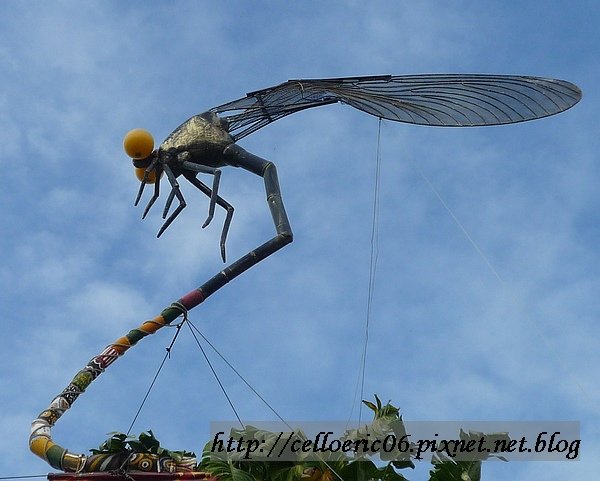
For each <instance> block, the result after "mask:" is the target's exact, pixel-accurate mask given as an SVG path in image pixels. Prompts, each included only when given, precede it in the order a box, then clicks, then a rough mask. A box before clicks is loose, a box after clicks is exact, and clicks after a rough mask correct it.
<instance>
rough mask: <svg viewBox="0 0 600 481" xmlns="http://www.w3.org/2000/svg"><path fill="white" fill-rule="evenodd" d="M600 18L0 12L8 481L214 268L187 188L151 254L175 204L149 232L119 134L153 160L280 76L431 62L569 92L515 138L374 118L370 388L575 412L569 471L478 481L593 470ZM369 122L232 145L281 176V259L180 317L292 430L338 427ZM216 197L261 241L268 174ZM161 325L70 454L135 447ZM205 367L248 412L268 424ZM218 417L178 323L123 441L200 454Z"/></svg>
mask: <svg viewBox="0 0 600 481" xmlns="http://www.w3.org/2000/svg"><path fill="white" fill-rule="evenodd" d="M599 21H600V7H599V6H598V4H597V3H596V2H592V1H590V2H584V1H582V2H560V1H554V2H553V1H548V2H544V3H543V4H540V3H539V2H535V1H523V2H504V1H490V2H469V1H462V2H452V3H450V2H433V1H422V2H405V1H397V2H392V1H390V2H378V1H374V2H358V1H348V2H333V1H332V2H318V1H306V2H296V3H293V4H292V3H291V2H290V3H287V2H275V1H273V2H244V1H231V2H185V1H178V2H168V3H167V2H164V3H158V2H157V3H153V4H150V3H149V2H111V1H106V2H92V1H91V2H42V1H37V2H36V1H33V2H16V1H4V2H1V3H0V70H1V71H2V76H1V77H0V125H1V126H2V128H1V129H0V163H1V166H2V173H3V188H2V190H1V191H0V203H1V205H2V209H1V212H2V213H1V214H0V229H1V230H2V233H3V235H2V236H1V238H0V249H1V252H2V253H3V254H4V255H3V257H2V261H1V263H0V308H1V310H2V313H3V326H4V331H3V332H4V335H3V336H2V337H1V341H0V342H1V344H0V345H1V346H2V350H3V351H4V353H5V354H4V360H3V362H2V363H1V364H0V380H1V381H0V386H1V387H0V399H1V402H2V406H3V414H2V416H1V417H0V452H2V453H3V456H2V457H1V458H0V475H2V476H9V475H23V474H42V473H46V472H47V471H48V466H47V465H46V464H45V463H44V462H43V461H41V460H39V459H37V458H36V457H34V456H33V455H32V454H30V453H29V450H28V447H27V438H28V432H29V424H30V422H31V420H32V419H33V418H34V417H35V416H36V415H37V414H38V413H39V412H40V411H41V410H42V409H43V408H45V407H46V406H47V405H48V403H49V402H50V400H51V399H52V398H53V397H54V396H55V395H56V394H58V393H59V392H60V391H61V390H62V389H63V388H64V387H65V386H66V385H67V384H68V382H69V381H70V379H71V378H72V376H73V375H74V374H75V373H76V372H77V371H78V370H79V369H80V368H81V367H83V366H84V365H85V363H86V362H87V361H88V360H89V359H90V358H91V357H92V356H93V355H95V354H97V353H98V352H100V351H101V350H102V349H103V348H104V346H105V345H107V344H108V343H110V342H112V341H113V340H115V339H116V338H117V337H119V336H120V335H122V334H123V333H125V332H127V331H128V330H129V329H131V328H133V327H135V326H137V325H138V324H139V323H140V322H142V321H143V320H144V319H148V318H151V317H154V316H155V315H156V314H158V313H159V312H160V311H161V309H162V308H163V307H165V306H167V305H168V304H169V303H171V302H172V301H174V300H176V299H178V298H179V297H180V296H181V295H183V294H185V293H187V292H188V291H190V290H191V289H192V288H194V287H196V286H199V285H200V284H202V283H203V282H204V281H205V280H207V279H208V278H210V277H211V276H212V275H213V274H215V273H216V272H217V271H218V270H219V269H221V267H222V263H221V261H220V258H219V250H218V237H219V234H220V228H221V223H222V221H223V215H222V212H218V214H217V216H216V218H215V220H214V221H213V223H212V224H211V226H209V227H208V228H207V229H205V230H202V229H201V224H202V222H203V221H204V218H205V215H206V211H207V199H206V198H204V197H203V196H201V195H200V194H199V193H197V192H196V191H195V190H194V189H193V188H191V186H188V185H184V186H183V188H184V195H185V196H186V198H187V200H188V207H187V209H186V210H185V211H184V212H183V214H181V215H180V217H179V218H178V219H177V221H176V222H175V223H174V224H173V225H172V226H171V227H170V228H169V229H168V230H167V231H166V233H165V234H164V235H163V236H162V237H161V239H158V240H157V239H156V237H155V236H156V232H157V231H158V229H159V227H160V225H161V221H162V220H161V218H160V211H161V210H162V205H164V204H163V202H164V200H165V196H163V197H162V198H161V199H160V201H159V202H158V203H157V206H156V207H154V208H153V210H152V211H151V212H150V214H149V215H148V218H147V219H146V220H144V221H142V220H141V219H140V217H141V210H142V209H141V208H140V207H138V208H134V207H133V200H134V197H135V194H136V192H137V189H138V182H137V180H136V179H135V177H134V175H133V169H132V166H131V161H130V160H129V159H128V158H127V157H126V155H125V154H124V153H123V151H122V147H121V145H122V138H123V135H124V134H125V133H126V132H127V131H128V130H130V129H131V128H134V127H143V128H146V129H148V130H150V131H151V132H152V133H153V134H154V136H155V138H156V140H157V142H159V141H161V140H162V139H163V138H165V137H166V136H167V135H168V134H169V133H170V132H171V131H172V130H173V129H174V128H175V127H176V126H177V125H179V124H180V123H181V122H183V121H184V120H186V119H187V118H189V117H190V116H192V115H194V114H196V113H199V112H202V111H204V110H208V109H209V108H211V107H213V106H215V105H219V104H221V103H224V102H226V101H229V100H233V99H236V98H239V97H241V96H243V95H244V94H245V93H246V92H248V91H252V90H256V89H260V88H265V87H268V86H271V85H275V84H278V83H280V82H283V81H285V80H287V79H290V78H319V77H340V76H347V75H371V74H388V73H391V74H414V73H444V72H456V73H506V74H523V75H538V76H545V77H556V78H562V79H567V80H570V81H572V82H574V83H576V84H578V85H579V86H580V87H581V89H582V90H583V92H584V98H583V101H582V102H581V103H580V104H579V105H577V106H576V107H575V108H573V109H572V110H570V111H568V112H566V113H564V114H562V115H559V116H555V117H552V118H548V119H544V120H540V121H535V122H530V123H525V124H520V125H513V126H504V127H488V128H472V129H439V128H426V127H418V126H410V125H403V124H397V123H393V122H384V124H383V125H382V129H381V172H382V177H381V186H380V202H381V204H380V210H379V216H378V226H379V236H378V242H377V247H378V264H377V271H376V277H375V289H374V293H373V305H372V314H371V320H370V338H369V348H368V359H367V371H366V382H365V396H367V397H370V398H372V394H373V393H378V394H379V395H380V396H381V397H382V398H383V399H384V400H388V399H391V400H392V401H393V403H394V404H395V405H397V406H399V407H400V408H401V411H402V413H403V415H404V417H405V418H406V419H411V420H461V419H470V420H510V421H514V420H516V421H518V420H579V421H581V426H582V439H583V441H582V460H581V461H579V462H576V463H556V462H552V463H550V462H536V463H532V462H530V463H527V462H523V463H509V464H503V463H492V464H488V465H486V466H485V468H484V479H485V480H501V479H541V478H542V477H543V479H546V480H554V479H556V480H558V479H561V480H562V479H590V478H592V477H593V476H594V475H596V474H597V472H598V467H599V465H598V462H597V461H596V460H595V458H596V457H597V456H595V453H596V452H597V450H598V449H599V448H600V439H599V436H598V425H599V421H600V419H599V411H598V404H599V403H598V401H599V399H600V389H599V385H598V379H599V376H600V368H599V366H600V354H599V350H598V339H599V338H600V328H599V327H598V326H599V324H598V317H599V316H600V304H599V301H598V287H599V284H600V278H599V274H598V273H599V271H600V269H599V267H600V254H599V252H598V247H597V239H598V234H599V233H600V228H599V226H600V218H599V217H598V212H599V210H600V209H599V208H600V195H599V194H600V191H599V187H598V186H599V185H600V167H599V164H598V161H597V159H598V154H597V153H598V151H599V150H600V149H599V148H600V145H599V143H600V142H599V140H598V138H599V135H598V132H599V124H600V123H599V121H598V115H597V112H598V108H599V107H600V97H599V95H598V93H597V84H598V81H597V79H598V78H599V74H600V64H599V60H598V59H599V58H600V56H599V53H600V52H599V50H600V33H599V32H598V28H597V26H598V23H599ZM377 124H378V121H377V119H376V118H374V117H370V116H368V115H365V114H364V113H362V112H358V111H355V110H353V109H351V108H350V107H345V106H330V107H325V108H322V109H315V110H312V111H306V112H304V113H300V114H297V115H293V116H290V117H288V118H286V119H283V120H280V121H279V122H277V123H275V124H273V125H271V126H268V127H266V128H264V129H262V130H261V131H259V132H257V133H255V134H253V135H252V136H250V137H247V138H245V139H243V140H242V141H241V142H240V143H241V145H242V146H243V147H244V148H246V149H247V150H249V151H251V152H253V153H255V154H257V155H260V156H261V157H264V158H267V159H269V160H272V161H274V162H275V163H276V164H277V166H278V170H279V177H280V182H281V186H282V191H283V194H284V200H285V203H286V208H287V211H288V214H289V217H290V221H291V223H292V228H293V230H294V234H295V241H294V243H293V244H292V245H290V246H288V247H286V248H285V249H284V250H283V251H281V252H279V253H277V254H276V255H274V256H273V257H272V258H269V259H268V260H266V261H265V262H263V263H261V264H260V265H258V266H257V267H255V268H253V269H252V270H251V271H249V272H247V273H245V274H244V275H243V276H241V277H240V278H238V279H236V280H235V281H234V282H233V283H231V284H230V285H228V286H226V287H225V288H224V289H222V290H221V291H219V292H218V293H217V294H215V295H214V296H213V297H211V298H210V299H209V300H208V301H207V302H206V303H204V304H203V305H201V306H200V307H198V308H197V309H196V310H194V311H192V312H191V319H192V321H193V322H194V323H195V324H196V325H197V326H198V327H200V329H202V331H203V333H204V334H205V335H206V336H207V337H208V338H209V339H210V340H211V341H212V342H213V343H214V344H215V345H216V346H218V347H219V349H220V350H221V352H222V353H223V354H224V355H225V356H226V357H227V359H229V361H230V362H232V363H233V364H234V365H235V366H236V368H238V370H240V371H241V372H242V373H243V374H244V376H245V377H246V378H247V379H248V380H249V381H250V382H251V383H252V385H253V386H254V387H255V388H256V389H257V390H258V391H259V392H260V393H261V394H262V395H263V396H264V397H265V398H266V399H267V400H268V401H269V402H270V403H271V404H272V405H273V406H274V407H275V408H276V409H277V410H278V412H279V413H280V414H281V415H282V416H283V417H284V418H286V419H289V420H311V421H312V420H316V421H319V420H327V421H330V420H345V419H347V418H348V416H349V415H350V412H351V409H352V405H353V399H354V394H355V386H356V381H357V376H358V372H359V361H360V353H361V346H362V339H363V333H364V326H365V317H366V314H365V313H366V306H367V286H368V282H369V256H370V250H371V241H370V238H371V223H372V210H373V195H374V174H375V165H376V151H377V150H376V149H377V128H378V125H377ZM425 179H427V180H425ZM428 182H429V183H430V184H431V185H432V186H433V187H434V189H435V190H436V191H437V192H438V193H439V195H440V196H441V197H442V198H443V199H444V202H445V203H446V205H447V206H448V207H449V208H450V209H451V211H452V212H453V214H454V215H455V216H456V218H457V219H459V221H460V223H461V225H462V226H463V227H464V229H465V230H466V231H467V232H468V234H469V236H470V238H472V239H473V241H474V242H475V244H476V245H477V246H478V248H479V249H480V250H481V252H482V253H483V255H484V256H485V258H486V259H487V262H486V261H485V260H484V259H483V258H482V256H481V255H480V254H479V253H478V251H477V249H475V248H474V246H473V245H472V244H471V242H470V241H469V239H468V238H467V236H466V235H465V234H464V233H463V231H462V230H461V228H460V227H459V225H457V223H456V222H455V221H454V220H453V218H452V217H451V215H450V214H449V213H448V211H447V210H446V209H445V207H444V205H443V204H442V203H441V202H440V200H439V199H438V197H437V196H436V194H435V193H434V192H433V190H432V189H431V188H430V186H429V183H428ZM221 195H223V196H224V197H225V198H226V199H228V200H229V201H230V202H231V203H232V204H234V206H235V207H236V213H235V216H234V221H233V224H232V228H231V232H230V236H229V241H228V254H229V259H230V260H234V259H235V258H237V257H239V256H241V255H243V254H244V253H246V252H247V251H248V250H250V249H252V248H254V247H255V246H257V245H258V244H260V243H262V242H263V241H265V240H266V239H268V238H270V237H271V235H272V225H271V221H270V215H269V212H268V209H267V206H266V203H265V201H264V187H263V185H262V181H261V180H260V179H259V178H257V177H254V176H252V175H251V174H248V173H246V172H243V171H238V170H236V169H225V171H224V172H223V177H222V181H221ZM488 262H489V264H491V266H492V268H490V267H489V265H488ZM171 333H172V331H167V332H166V333H165V332H160V333H159V334H157V335H156V336H153V337H152V338H148V339H146V340H144V341H143V342H141V343H140V344H139V345H138V346H136V347H135V349H132V350H131V351H130V352H128V353H127V355H126V356H125V357H124V358H122V359H120V360H119V361H118V362H117V363H116V364H114V365H113V366H111V368H110V369H109V370H108V371H107V372H106V373H105V374H104V375H103V376H101V377H100V378H99V379H98V380H96V382H94V384H92V386H90V388H89V389H88V391H87V392H86V393H85V394H84V395H83V396H82V397H80V399H79V400H78V401H77V403H75V405H74V407H73V408H72V409H71V410H70V411H69V412H67V413H66V414H65V416H64V417H63V418H62V419H61V420H60V421H59V422H58V423H57V425H56V427H55V428H54V430H53V435H54V438H55V440H56V441H57V442H58V443H59V444H61V445H63V446H65V447H67V448H69V449H70V450H72V451H75V452H85V451H87V449H89V448H92V447H96V445H98V444H99V443H100V442H101V441H102V440H104V439H105V437H106V433H108V432H110V431H115V430H120V431H125V430H127V428H128V426H129V424H130V422H131V420H132V418H133V415H134V414H135V411H136V409H137V407H138V405H139V403H140V401H141V399H142V397H143V394H144V392H145V391H146V389H147V386H148V384H149V383H150V381H151V378H152V376H153V374H154V372H155V370H156V368H157V367H158V364H159V363H160V361H161V359H162V356H163V354H164V348H165V347H166V346H167V345H168V344H169V342H170V339H171V335H172V334H171ZM212 357H213V359H215V367H216V369H217V371H218V372H219V374H220V376H221V378H222V380H223V382H224V384H225V385H226V387H227V390H228V392H229V393H230V395H231V397H232V398H233V400H234V403H235V405H236V407H237V409H238V411H239V413H240V415H241V416H242V418H244V419H248V420H271V419H273V418H274V416H273V414H272V413H271V412H270V411H269V410H268V408H266V407H265V406H264V405H263V404H262V403H261V401H260V400H259V399H257V398H256V397H255V396H254V395H253V394H252V393H251V392H250V391H249V390H248V389H247V388H246V387H245V386H244V385H243V383H242V382H240V381H239V379H237V378H236V377H235V376H233V375H232V374H231V373H230V372H229V371H228V370H227V368H226V367H225V366H224V365H223V364H222V363H221V362H219V361H218V359H216V358H215V356H214V355H213V356H212ZM354 413H355V414H356V409H355V411H354ZM232 418H233V414H232V412H231V410H230V408H229V406H228V405H227V403H226V401H225V399H224V397H223V395H222V393H221V391H220V390H219V387H218V385H217V383H216V381H215V380H214V378H213V377H212V375H211V373H210V371H209V369H208V367H207V366H206V363H205V362H204V360H203V359H202V357H201V355H200V354H199V352H198V350H197V349H196V347H195V345H194V343H193V339H192V338H191V336H190V335H189V333H186V332H183V333H182V335H181V338H180V339H179V340H178V341H177V344H176V345H175V347H174V349H173V353H172V357H171V359H170V360H169V361H168V363H167V365H166V367H165V368H164V370H163V372H162V373H161V376H160V378H159V381H158V384H157V386H156V387H155V389H154V390H153V392H152V394H151V396H150V398H149V400H148V403H147V404H146V407H145V408H144V411H143V412H142V415H141V416H140V418H139V420H138V421H137V423H136V426H135V428H134V431H135V432H139V431H141V430H146V429H149V428H151V429H153V430H154V432H155V433H156V435H157V436H158V437H159V438H160V439H161V440H162V441H163V444H164V445H165V446H167V447H170V448H173V449H180V448H185V449H190V450H196V451H197V452H199V451H200V450H201V448H202V445H203V444H204V442H205V441H206V440H207V437H208V426H209V422H210V421H214V420H223V419H232ZM427 469H428V467H427V466H425V467H420V468H419V469H418V470H417V472H415V473H412V472H408V473H406V475H407V476H408V477H409V478H410V479H415V480H416V479H425V478H426V476H425V473H426V471H427Z"/></svg>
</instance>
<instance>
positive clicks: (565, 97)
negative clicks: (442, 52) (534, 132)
mask: <svg viewBox="0 0 600 481" xmlns="http://www.w3.org/2000/svg"><path fill="white" fill-rule="evenodd" d="M580 99H581V90H579V88H578V87H577V86H576V85H574V84H572V83H570V82H566V81H564V80H555V79H547V78H539V77H520V76H512V75H472V74H456V75H446V74H433V75H400V76H392V75H380V76H370V77H344V78H331V79H308V80H288V81H287V82H285V83H282V84H280V85H277V86H275V87H270V88H267V89H263V90H257V91H255V92H251V93H249V94H247V96H246V97H244V98H241V99H238V100H234V101H233V102H228V103H226V104H223V105H220V106H218V107H215V108H213V109H211V111H212V112H215V113H217V114H221V115H220V117H221V118H224V119H225V120H227V121H228V123H229V131H230V133H231V135H232V136H233V138H234V139H235V140H239V139H241V138H242V137H245V136H246V135H248V134H251V133H252V132H255V131H256V130H258V129H260V128H262V127H264V126H265V125H268V124H270V123H271V122H274V121H275V120H278V119H280V118H282V117H285V116H286V115H290V114H293V113H294V112H299V111H301V110H304V109H309V108H312V107H318V106H321V105H328V104H332V103H336V102H341V103H344V104H348V105H351V106H352V107H355V108H357V109H359V110H362V111H364V112H367V113H368V114H371V115H375V116H376V117H380V118H384V119H388V120H394V121H397V122H406V123H410V124H420V125H433V126H443V127H467V126H468V127H473V126H482V125H499V124H509V123H514V122H523V121H526V120H532V119H539V118H542V117H547V116H548V115H554V114H557V113H559V112H563V111H564V110H567V109H568V108H570V107H572V106H573V105H575V104H576V103H577V102H578V101H579V100H580Z"/></svg>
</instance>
